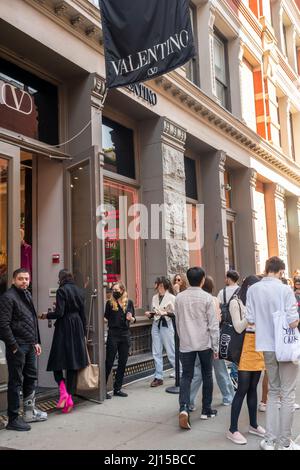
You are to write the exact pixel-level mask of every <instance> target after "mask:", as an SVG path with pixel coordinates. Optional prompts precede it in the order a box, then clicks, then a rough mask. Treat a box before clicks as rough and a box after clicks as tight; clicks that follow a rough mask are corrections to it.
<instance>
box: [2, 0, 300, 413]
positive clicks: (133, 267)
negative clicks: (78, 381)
mask: <svg viewBox="0 0 300 470" xmlns="http://www.w3.org/2000/svg"><path fill="white" fill-rule="evenodd" d="M299 3H300V2H299V1H298V2H295V1H294V0H215V1H212V0H194V1H192V2H190V14H191V19H192V25H193V30H194V37H195V42H196V46H197V47H196V48H197V55H196V57H195V58H194V59H193V60H192V61H190V62H189V63H188V64H186V66H184V67H182V68H180V69H177V70H175V71H173V72H171V73H169V74H167V75H164V76H162V77H159V78H156V79H155V80H150V81H149V82H147V83H144V84H137V85H133V86H130V87H127V88H121V89H114V90H111V91H109V92H108V93H106V88H105V63H104V52H103V37H102V28H101V21H100V12H99V7H98V1H97V0H94V1H92V0H9V1H1V2H0V289H1V292H3V291H4V290H5V289H6V287H7V285H8V284H9V283H10V279H11V275H12V272H13V270H14V269H16V268H17V267H19V265H20V263H21V259H22V260H23V258H24V256H23V255H24V253H21V250H22V251H24V249H25V248H24V246H26V245H24V241H25V243H26V244H27V245H30V247H31V249H30V248H28V252H27V254H28V253H32V255H31V256H29V257H27V261H26V262H27V263H28V266H30V270H31V272H32V292H33V296H34V300H35V303H36V305H37V308H38V311H39V312H43V311H47V309H48V308H50V307H52V304H53V302H54V301H55V291H56V288H57V275H58V272H59V270H60V269H62V268H63V267H68V268H70V269H71V270H72V271H73V272H74V275H75V278H76V282H77V283H78V285H79V286H80V287H82V288H83V289H84V290H85V293H86V301H87V302H86V305H87V314H88V313H91V317H92V327H91V338H92V344H91V352H92V353H93V357H94V359H95V360H99V363H100V366H101V390H100V394H99V398H100V399H101V400H102V399H103V398H104V396H105V395H104V394H105V383H104V375H105V374H104V344H105V325H104V321H103V305H104V302H105V299H106V296H107V295H108V290H109V288H110V286H111V284H112V282H114V281H115V280H118V279H120V278H121V279H122V280H123V281H124V282H125V284H126V285H127V287H128V292H129V296H130V297H131V298H132V299H133V300H134V303H135V306H136V309H137V315H138V321H137V323H136V324H135V325H134V326H133V327H132V336H133V345H132V356H131V358H130V361H129V366H128V370H127V375H128V376H130V375H131V376H136V374H138V373H143V372H145V371H147V370H149V369H151V367H153V364H152V362H151V354H150V352H151V340H150V322H149V321H148V320H147V319H146V317H145V316H144V315H143V312H144V311H145V309H148V308H149V304H150V300H151V297H152V295H153V287H154V280H155V278H156V277H157V276H159V275H162V274H167V275H169V276H171V275H173V274H175V273H176V272H182V271H184V270H186V269H187V268H188V267H189V266H191V265H198V264H201V265H202V266H203V267H204V268H205V270H206V271H207V273H209V274H210V275H212V276H213V277H214V279H215V281H216V285H217V288H221V287H222V286H223V283H224V275H225V272H226V270H227V269H228V268H233V269H237V270H238V271H239V272H240V273H241V276H242V277H243V276H246V275H248V274H252V273H261V272H262V271H263V268H264V262H265V260H266V258H267V257H268V256H272V255H279V256H280V257H281V258H283V259H284V260H285V262H286V266H287V273H286V274H287V276H288V275H291V274H292V272H293V271H294V270H296V269H297V268H299V267H300V250H299V241H300V240H299V238H300V235H299V234H300V79H299V67H300V10H299V8H298V4H299ZM121 196H123V198H121V199H120V197H121ZM120 201H121V202H122V201H123V202H122V203H121V202H120ZM124 201H126V203H124ZM104 203H105V204H107V205H109V206H110V207H112V209H111V210H108V211H106V216H107V217H108V219H110V220H111V221H113V222H114V224H112V226H113V227H112V228H109V229H108V230H107V231H106V238H105V240H101V239H100V238H99V237H98V235H97V234H98V227H99V224H100V225H101V217H102V216H103V213H104V212H103V210H102V209H100V205H101V204H104ZM138 203H140V204H143V205H144V206H145V207H146V209H147V210H148V218H151V214H152V212H151V211H152V210H153V207H154V208H157V207H159V206H160V205H161V204H164V205H165V206H164V207H165V214H164V222H165V225H164V228H165V232H164V233H165V234H167V236H166V237H163V236H161V237H156V238H155V237H152V238H151V237H147V236H144V237H141V238H137V239H135V238H134V237H127V238H126V237H121V236H120V233H121V232H122V233H124V230H125V231H126V230H127V228H128V229H129V227H130V225H131V224H132V223H134V220H135V217H136V214H135V213H134V212H130V207H131V206H132V205H133V204H138ZM199 205H200V206H199ZM198 207H200V212H199V211H198ZM199 214H200V217H198V216H199ZM126 215H127V217H126ZM109 227H110V225H109ZM195 227H196V235H197V236H196V238H195V240H194V239H193V233H194V232H195ZM22 239H23V242H21V240H22ZM21 246H22V248H21ZM40 328H41V336H42V343H43V351H44V353H43V355H42V356H41V358H40V359H39V387H40V388H41V389H43V388H50V389H51V387H55V383H54V381H53V378H52V374H50V373H47V372H45V369H46V364H47V360H48V354H49V349H50V345H51V340H52V335H53V328H54V327H53V325H52V324H51V322H49V323H48V322H40ZM6 381H7V374H6V365H5V354H4V347H3V344H2V346H1V352H0V408H2V409H3V408H4V407H5V403H4V400H5V393H4V392H5V391H6ZM1 392H2V394H1Z"/></svg>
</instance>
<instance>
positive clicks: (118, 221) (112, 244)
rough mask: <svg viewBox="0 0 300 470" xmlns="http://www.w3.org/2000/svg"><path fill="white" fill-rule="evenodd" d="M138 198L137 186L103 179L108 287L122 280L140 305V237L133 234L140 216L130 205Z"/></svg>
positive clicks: (138, 305) (131, 296) (135, 202)
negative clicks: (136, 220)
mask: <svg viewBox="0 0 300 470" xmlns="http://www.w3.org/2000/svg"><path fill="white" fill-rule="evenodd" d="M137 202H138V198H137V191H136V190H135V189H134V188H131V187H130V186H125V185H123V184H120V183H117V182H114V181H109V180H106V181H105V182H104V203H105V204H106V220H107V222H108V223H107V225H106V227H105V265H106V271H107V282H108V287H109V288H110V287H111V286H112V284H113V283H114V282H116V281H119V280H122V281H123V282H124V283H125V285H126V287H127V291H128V294H129V297H130V298H131V299H133V301H134V303H135V305H136V306H137V307H140V306H141V269H140V263H141V259H140V240H139V239H138V238H134V237H132V232H131V229H133V227H134V219H135V217H136V216H137V214H136V212H135V210H133V211H132V209H131V208H132V206H133V204H137ZM128 214H130V215H128ZM132 214H133V215H132ZM133 232H134V229H133Z"/></svg>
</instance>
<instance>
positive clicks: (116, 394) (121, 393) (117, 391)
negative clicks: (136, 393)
mask: <svg viewBox="0 0 300 470" xmlns="http://www.w3.org/2000/svg"><path fill="white" fill-rule="evenodd" d="M114 395H115V396H116V397H128V395H127V393H125V392H122V390H114Z"/></svg>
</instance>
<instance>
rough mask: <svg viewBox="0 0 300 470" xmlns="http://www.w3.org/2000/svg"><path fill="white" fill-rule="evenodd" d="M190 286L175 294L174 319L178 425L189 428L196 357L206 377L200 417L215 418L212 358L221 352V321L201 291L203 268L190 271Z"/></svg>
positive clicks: (206, 296)
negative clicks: (177, 356) (179, 366)
mask: <svg viewBox="0 0 300 470" xmlns="http://www.w3.org/2000/svg"><path fill="white" fill-rule="evenodd" d="M187 278H188V281H189V284H190V287H189V288H188V289H186V290H185V291H183V292H180V293H179V294H177V296H176V300H175V321H176V328H177V333H178V336H179V344H180V348H179V349H180V360H181V364H182V377H181V381H180V395H179V405H180V410H179V426H180V427H181V428H183V429H190V428H191V425H190V421H189V404H190V389H191V381H192V379H193V376H194V365H195V359H196V357H197V356H198V357H199V360H200V364H201V372H202V378H203V388H202V413H201V419H208V418H213V417H215V416H216V414H217V411H216V410H213V409H212V408H211V403H212V394H213V375H212V367H213V359H214V358H217V357H218V351H219V322H218V319H217V315H216V310H215V307H214V301H213V297H212V296H211V295H210V294H208V293H207V292H204V290H202V288H201V287H202V286H203V284H204V281H205V272H204V271H203V269H202V268H200V267H194V268H190V269H189V270H188V271H187Z"/></svg>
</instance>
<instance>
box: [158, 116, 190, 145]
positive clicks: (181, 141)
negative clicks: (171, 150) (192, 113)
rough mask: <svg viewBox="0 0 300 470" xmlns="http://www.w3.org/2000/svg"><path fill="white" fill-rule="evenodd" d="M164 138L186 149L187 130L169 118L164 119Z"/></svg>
mask: <svg viewBox="0 0 300 470" xmlns="http://www.w3.org/2000/svg"><path fill="white" fill-rule="evenodd" d="M162 137H163V138H167V140H171V141H173V143H176V144H177V145H179V146H180V147H182V148H184V145H185V141H186V130H185V129H183V128H182V127H180V126H179V125H178V124H176V123H175V122H173V121H171V120H170V119H168V118H166V117H165V118H164V119H163V129H162Z"/></svg>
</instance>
